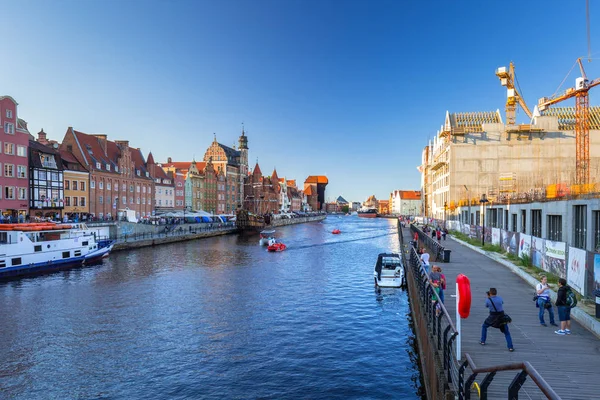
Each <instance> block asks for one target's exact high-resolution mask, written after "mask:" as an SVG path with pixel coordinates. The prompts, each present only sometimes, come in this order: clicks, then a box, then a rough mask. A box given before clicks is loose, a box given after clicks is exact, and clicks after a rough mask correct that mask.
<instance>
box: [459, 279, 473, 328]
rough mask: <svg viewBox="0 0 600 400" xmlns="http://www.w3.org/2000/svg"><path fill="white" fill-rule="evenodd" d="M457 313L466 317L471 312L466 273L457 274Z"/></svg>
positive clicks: (468, 283) (468, 282) (469, 286)
mask: <svg viewBox="0 0 600 400" xmlns="http://www.w3.org/2000/svg"><path fill="white" fill-rule="evenodd" d="M456 284H457V285H458V296H459V297H458V314H459V315H460V317H461V318H468V317H469V313H470V312H471V282H470V281H469V278H467V276H466V275H463V274H458V276H457V277H456Z"/></svg>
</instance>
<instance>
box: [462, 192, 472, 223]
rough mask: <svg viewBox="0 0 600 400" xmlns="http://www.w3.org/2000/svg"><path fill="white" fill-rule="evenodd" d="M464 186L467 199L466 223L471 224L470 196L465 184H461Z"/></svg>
mask: <svg viewBox="0 0 600 400" xmlns="http://www.w3.org/2000/svg"><path fill="white" fill-rule="evenodd" d="M463 186H464V187H465V190H466V191H467V200H468V201H469V211H468V213H469V214H468V215H467V224H469V225H471V196H469V188H468V187H467V185H463Z"/></svg>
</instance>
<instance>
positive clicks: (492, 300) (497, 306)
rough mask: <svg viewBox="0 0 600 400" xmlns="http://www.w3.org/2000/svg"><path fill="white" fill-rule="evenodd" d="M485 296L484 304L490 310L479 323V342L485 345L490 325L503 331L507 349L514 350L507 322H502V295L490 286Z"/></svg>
mask: <svg viewBox="0 0 600 400" xmlns="http://www.w3.org/2000/svg"><path fill="white" fill-rule="evenodd" d="M487 297H488V298H487V300H486V301H485V306H486V307H487V308H488V309H489V310H490V315H488V317H487V318H486V319H485V321H484V322H483V325H481V341H480V342H479V343H480V344H481V345H482V346H483V345H485V341H486V339H487V330H488V328H489V327H490V326H491V327H492V328H497V329H500V332H502V333H504V337H505V338H506V346H507V347H508V351H515V349H514V347H513V343H512V338H511V337H510V331H509V330H508V324H507V323H505V322H504V307H503V304H504V301H503V300H502V297H500V296H498V291H497V290H496V288H490V290H489V291H488V292H487Z"/></svg>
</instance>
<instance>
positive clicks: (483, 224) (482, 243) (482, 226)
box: [479, 193, 489, 247]
mask: <svg viewBox="0 0 600 400" xmlns="http://www.w3.org/2000/svg"><path fill="white" fill-rule="evenodd" d="M479 202H480V203H481V205H482V206H483V210H482V212H481V247H483V246H484V244H485V203H489V200H488V199H487V196H486V195H485V193H484V194H482V195H481V199H480V200H479Z"/></svg>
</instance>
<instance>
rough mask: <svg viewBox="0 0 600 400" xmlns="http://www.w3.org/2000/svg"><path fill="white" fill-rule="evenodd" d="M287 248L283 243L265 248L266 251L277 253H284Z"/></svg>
mask: <svg viewBox="0 0 600 400" xmlns="http://www.w3.org/2000/svg"><path fill="white" fill-rule="evenodd" d="M286 248H287V246H286V245H285V244H283V243H279V242H276V243H273V244H271V245H269V247H267V251H270V252H277V251H284V250H285V249H286Z"/></svg>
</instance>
